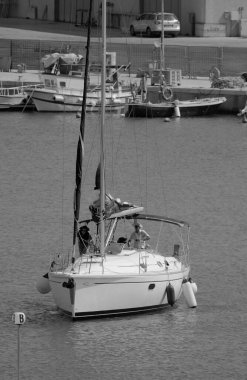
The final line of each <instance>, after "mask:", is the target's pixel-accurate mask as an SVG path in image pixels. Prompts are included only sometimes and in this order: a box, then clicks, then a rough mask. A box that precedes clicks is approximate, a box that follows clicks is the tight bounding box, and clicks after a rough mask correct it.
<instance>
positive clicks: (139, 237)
mask: <svg viewBox="0 0 247 380" xmlns="http://www.w3.org/2000/svg"><path fill="white" fill-rule="evenodd" d="M133 225H134V227H135V231H134V232H132V234H131V235H130V238H129V240H128V245H132V244H133V248H136V249H140V248H145V245H146V243H145V242H146V241H147V240H149V239H150V236H149V235H148V233H147V232H146V231H144V229H143V226H142V225H141V224H140V223H139V222H135V223H134V224H133ZM132 242H133V243H132Z"/></svg>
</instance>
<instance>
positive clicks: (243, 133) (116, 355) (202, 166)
mask: <svg viewBox="0 0 247 380" xmlns="http://www.w3.org/2000/svg"><path fill="white" fill-rule="evenodd" d="M0 116H1V119H0V146H1V150H0V154H1V157H0V158H1V159H0V165H1V170H0V184H1V202H0V215H1V217H0V226H1V245H0V247H1V255H0V271H1V272H0V273H1V287H0V299H1V308H0V323H1V330H0V331H1V332H0V337H1V339H0V341H1V344H0V363H1V372H0V378H1V379H3V380H13V379H15V378H17V370H18V334H19V377H20V379H25V380H27V379H32V380H39V379H42V380H43V379H46V380H52V379H53V380H54V379H55V380H70V379H74V380H77V379H78V380H79V379H80V380H81V379H85V380H91V379H92V380H94V379H95V380H96V379H102V380H109V379H112V380H115V379H116V380H129V379H133V380H139V379H140V380H144V379H145V380H146V379H148V380H149V379H152V380H161V379H162V380H163V379H169V380H180V379H183V380H186V379H188V380H190V379H193V380H194V379H196V380H200V379H202V380H207V379H208V380H212V379H214V380H222V379H224V380H228V379H229V380H230V379H231V380H233V379H234V380H244V379H247V370H246V358H247V343H246V342H247V339H246V338H247V336H246V331H247V322H246V321H247V318H246V315H247V314H246V313H247V302H246V301H247V297H246V252H247V223H246V221H247V207H246V188H247V159H246V155H247V153H246V152H247V125H246V124H243V123H242V122H241V119H239V118H237V116H235V115H232V116H229V115H228V116H221V115H215V116H211V117H201V118H196V117H195V118H181V119H171V121H170V122H164V120H163V119H153V120H151V119H149V120H144V119H136V120H134V119H132V120H130V119H126V118H123V117H121V116H119V115H118V116H115V117H114V119H113V121H111V123H112V125H111V131H112V134H113V136H114V140H111V137H108V138H107V141H106V149H108V148H111V150H112V155H111V158H110V159H108V157H107V164H108V166H109V167H110V168H111V169H110V171H109V173H108V174H107V175H108V177H109V180H110V181H109V182H110V183H111V185H110V186H111V189H110V190H111V192H113V195H114V196H119V197H120V198H121V199H122V200H128V201H133V202H134V203H136V204H140V203H141V204H143V205H144V206H145V207H146V209H147V211H148V212H150V213H151V212H152V213H155V212H156V213H158V214H166V215H168V216H170V217H178V218H181V219H185V220H186V221H188V222H189V223H190V225H191V240H190V246H191V275H192V278H193V280H194V281H195V282H196V284H197V286H198V293H197V294H196V298H197V303H198V306H197V308H196V309H190V308H188V307H187V305H186V302H185V299H184V297H183V296H182V297H181V298H180V300H179V301H178V302H177V304H176V305H175V306H173V307H167V308H166V309H165V310H163V311H162V312H159V313H149V314H143V315H137V316H128V317H117V318H105V319H102V320H101V319H98V320H79V321H74V322H73V321H72V320H70V319H69V318H68V317H65V316H63V315H61V314H60V313H59V312H58V311H57V309H56V306H55V304H54V302H53V299H52V295H51V294H50V293H49V294H47V295H42V294H40V293H38V291H37V290H36V281H37V279H38V278H39V277H40V276H41V275H42V274H44V273H46V272H47V269H48V264H49V259H50V257H51V255H52V254H53V253H54V252H57V251H62V250H63V251H66V250H69V249H71V244H72V233H73V188H74V174H75V155H76V143H77V138H78V129H79V120H78V119H76V116H75V114H66V113H64V114H59V113H58V114H56V113H53V114H48V113H44V114H42V113H37V112H30V113H29V112H28V113H21V112H20V113H14V112H12V113H11V112H2V113H1V115H0ZM88 118H89V120H88V124H87V128H86V132H85V141H86V140H87V139H88V140H90V143H89V142H88V143H85V151H86V154H85V159H84V160H85V161H84V164H85V165H84V172H88V174H89V175H88V176H85V178H83V187H82V211H81V217H83V215H84V214H85V215H86V214H87V212H88V204H89V203H90V202H91V201H92V198H93V191H92V189H93V185H94V184H93V181H94V178H93V175H94V174H93V173H94V171H95V169H96V167H97V163H98V158H99V156H98V154H97V153H95V150H94V149H95V147H97V143H96V139H95V137H97V136H98V135H97V133H98V132H95V131H96V129H95V126H96V125H97V124H98V120H99V117H98V115H89V116H88ZM109 136H110V135H109ZM113 141H114V142H113ZM120 151H121V152H122V153H120ZM136 153H137V155H136ZM136 156H137V158H136ZM88 157H90V159H88ZM117 158H118V159H119V160H120V163H118V164H117ZM116 165H118V166H116ZM144 165H145V167H146V168H147V169H144ZM114 180H116V184H115V185H114ZM147 180H149V182H151V184H150V185H148V184H147V183H148V181H147ZM150 180H151V181H150ZM90 189H91V191H90ZM18 311H21V312H24V313H25V315H26V322H25V324H24V325H22V326H21V327H20V329H18V327H17V326H16V325H15V324H14V322H13V321H12V319H11V318H12V314H13V313H14V312H18Z"/></svg>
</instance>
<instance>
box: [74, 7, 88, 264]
mask: <svg viewBox="0 0 247 380" xmlns="http://www.w3.org/2000/svg"><path fill="white" fill-rule="evenodd" d="M92 8H93V0H90V6H89V14H88V28H87V46H86V62H85V70H84V87H83V100H82V110H81V122H80V134H79V139H78V144H77V156H76V174H75V182H76V184H75V191H74V231H73V254H72V263H74V261H75V244H76V237H77V232H78V222H79V216H80V203H81V178H82V160H83V156H84V134H85V117H86V101H87V85H88V71H89V51H90V37H91V19H92Z"/></svg>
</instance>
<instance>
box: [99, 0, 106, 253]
mask: <svg viewBox="0 0 247 380" xmlns="http://www.w3.org/2000/svg"><path fill="white" fill-rule="evenodd" d="M105 76H106V0H102V68H101V129H100V253H101V255H102V256H103V255H104V252H105V221H104V216H105V159H104V129H105V82H106V81H105Z"/></svg>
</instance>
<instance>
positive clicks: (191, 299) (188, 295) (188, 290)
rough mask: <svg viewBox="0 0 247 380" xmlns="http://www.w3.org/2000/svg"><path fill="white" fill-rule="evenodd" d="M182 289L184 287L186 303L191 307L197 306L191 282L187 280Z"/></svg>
mask: <svg viewBox="0 0 247 380" xmlns="http://www.w3.org/2000/svg"><path fill="white" fill-rule="evenodd" d="M182 289H183V295H184V298H185V300H186V303H187V305H188V306H189V307H196V306H197V302H196V297H195V294H194V292H193V289H192V286H191V282H189V281H187V280H185V282H183V284H182Z"/></svg>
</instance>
